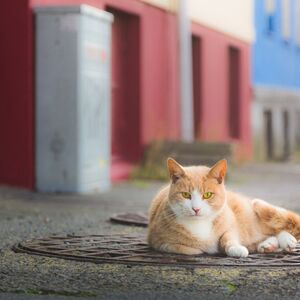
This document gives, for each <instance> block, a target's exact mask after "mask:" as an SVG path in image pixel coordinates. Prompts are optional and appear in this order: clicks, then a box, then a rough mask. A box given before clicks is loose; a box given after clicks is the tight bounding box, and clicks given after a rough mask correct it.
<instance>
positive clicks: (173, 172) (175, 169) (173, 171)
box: [167, 157, 185, 183]
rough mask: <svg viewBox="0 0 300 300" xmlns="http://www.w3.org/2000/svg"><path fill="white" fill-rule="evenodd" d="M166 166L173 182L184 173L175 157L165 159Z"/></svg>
mask: <svg viewBox="0 0 300 300" xmlns="http://www.w3.org/2000/svg"><path fill="white" fill-rule="evenodd" d="M167 166H168V170H169V175H170V178H171V180H172V182H173V183H175V182H176V181H177V180H178V179H179V178H181V177H183V176H184V175H185V172H184V170H183V167H182V166H181V165H180V164H179V163H178V162H177V161H176V160H175V159H173V158H170V157H169V158H168V160H167Z"/></svg>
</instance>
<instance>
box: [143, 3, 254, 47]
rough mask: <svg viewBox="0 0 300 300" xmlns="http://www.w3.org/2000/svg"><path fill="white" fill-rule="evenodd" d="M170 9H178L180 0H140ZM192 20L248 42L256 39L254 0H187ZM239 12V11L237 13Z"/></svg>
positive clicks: (174, 10)
mask: <svg viewBox="0 0 300 300" xmlns="http://www.w3.org/2000/svg"><path fill="white" fill-rule="evenodd" d="M140 1H143V2H146V3H149V4H151V5H154V6H157V7H160V8H162V9H165V10H168V11H173V12H176V11H177V7H178V2H179V0H140ZM185 1H187V6H188V13H189V16H190V19H191V21H193V22H195V23H200V24H202V25H205V26H207V27H209V28H211V29H214V30H217V31H219V32H222V33H224V34H227V35H230V36H233V37H235V38H238V39H240V40H243V41H245V42H247V43H249V42H250V43H251V42H252V41H253V39H254V28H253V11H254V1H253V0H243V1H240V0H226V1H219V0H185ZM237 12H238V13H237Z"/></svg>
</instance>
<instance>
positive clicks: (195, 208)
mask: <svg viewBox="0 0 300 300" xmlns="http://www.w3.org/2000/svg"><path fill="white" fill-rule="evenodd" d="M193 211H194V212H195V213H196V215H198V212H199V211H200V208H198V207H193Z"/></svg>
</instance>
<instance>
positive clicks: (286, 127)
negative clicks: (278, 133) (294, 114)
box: [283, 110, 291, 160]
mask: <svg viewBox="0 0 300 300" xmlns="http://www.w3.org/2000/svg"><path fill="white" fill-rule="evenodd" d="M289 136H290V120H289V113H288V111H287V110H285V111H283V160H288V159H289V157H290V152H291V149H290V138H289Z"/></svg>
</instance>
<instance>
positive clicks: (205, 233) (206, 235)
mask: <svg viewBox="0 0 300 300" xmlns="http://www.w3.org/2000/svg"><path fill="white" fill-rule="evenodd" d="M179 223H180V224H181V225H183V226H184V227H185V228H186V229H187V230H188V231H189V232H190V233H191V234H192V235H193V236H195V237H196V238H198V239H200V240H202V241H206V240H209V239H211V238H212V221H211V220H201V219H200V220H199V219H198V220H197V217H195V220H193V219H192V218H184V219H181V220H179Z"/></svg>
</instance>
